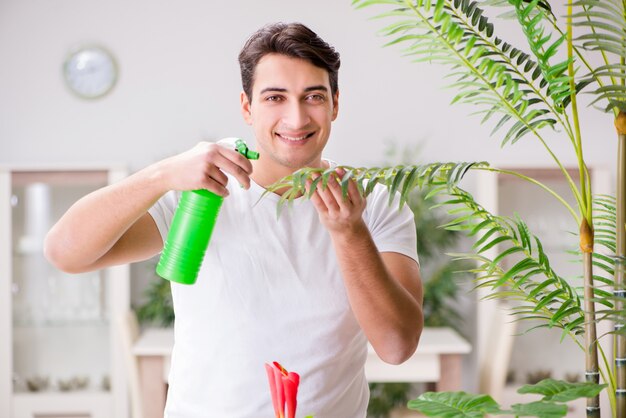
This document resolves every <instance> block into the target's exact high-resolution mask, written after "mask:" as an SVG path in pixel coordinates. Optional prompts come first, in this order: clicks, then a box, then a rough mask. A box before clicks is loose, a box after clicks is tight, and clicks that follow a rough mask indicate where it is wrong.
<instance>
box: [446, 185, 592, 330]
mask: <svg viewBox="0 0 626 418" xmlns="http://www.w3.org/2000/svg"><path fill="white" fill-rule="evenodd" d="M449 194H450V196H451V199H449V200H447V201H444V202H442V205H454V206H458V205H462V207H463V208H464V210H461V211H459V210H455V214H456V218H455V219H454V220H452V221H451V222H450V223H449V224H448V227H453V228H457V229H461V230H465V231H466V232H467V233H468V235H469V236H476V237H480V238H478V239H477V240H476V242H475V243H474V248H473V249H474V252H471V253H460V254H456V257H457V258H458V259H463V260H472V261H474V262H475V263H476V264H475V265H476V267H475V268H474V269H472V272H473V273H475V274H477V276H478V279H477V285H476V286H477V287H480V288H485V289H488V290H489V292H490V293H489V294H488V295H487V296H486V298H489V299H493V298H506V299H507V300H515V301H518V305H517V306H515V307H514V308H513V310H512V315H513V316H514V317H517V318H519V319H523V320H526V319H542V320H543V321H544V324H543V325H541V327H555V328H560V329H562V330H563V333H564V334H569V335H570V336H571V337H572V338H574V339H575V340H576V335H579V334H581V333H583V327H582V325H583V322H584V312H583V309H582V308H581V302H580V300H581V298H580V295H579V293H578V292H577V291H576V289H575V288H574V287H573V286H571V285H570V284H569V283H568V281H567V280H565V279H564V278H562V277H561V276H559V275H558V274H557V273H556V272H555V271H554V270H553V269H552V267H551V265H550V260H549V257H548V255H547V254H546V253H545V252H544V250H543V246H542V244H541V241H540V240H539V239H538V238H537V237H536V236H534V235H533V234H532V233H531V232H530V230H529V228H528V226H527V225H526V224H525V223H524V222H523V221H522V220H521V219H519V218H517V217H514V218H507V217H502V216H497V215H493V214H491V213H489V212H488V211H487V210H485V209H484V208H482V207H481V206H480V205H478V204H477V203H476V202H475V201H474V200H473V197H472V196H471V195H470V194H469V193H467V192H466V191H463V190H461V189H460V188H458V187H455V188H454V190H453V191H451V192H450V193H449ZM494 249H495V253H492V251H493V250H494ZM506 263H508V264H510V265H512V266H511V267H507V268H504V267H503V265H504V264H506Z"/></svg>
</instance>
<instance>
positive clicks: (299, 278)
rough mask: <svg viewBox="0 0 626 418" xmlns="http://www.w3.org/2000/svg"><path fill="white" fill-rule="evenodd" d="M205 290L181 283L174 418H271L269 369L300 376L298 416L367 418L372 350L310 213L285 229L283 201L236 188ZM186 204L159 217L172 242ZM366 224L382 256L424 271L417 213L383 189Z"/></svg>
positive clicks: (291, 219) (165, 201) (302, 203)
mask: <svg viewBox="0 0 626 418" xmlns="http://www.w3.org/2000/svg"><path fill="white" fill-rule="evenodd" d="M228 190H229V192H230V196H229V197H227V198H226V199H224V203H223V205H222V208H221V211H220V214H219V218H218V220H217V223H216V226H215V229H214V231H213V236H212V238H211V242H210V244H209V248H208V250H207V252H206V255H205V258H204V262H203V265H202V267H201V270H200V273H199V275H198V279H197V282H196V283H195V284H194V285H192V286H189V285H181V284H177V283H172V296H173V302H174V309H175V312H176V322H175V345H174V349H173V353H172V362H171V370H170V374H169V384H170V386H169V391H168V396H167V405H166V408H165V416H166V417H167V418H209V417H211V418H213V417H215V418H226V417H227V418H240V417H241V418H272V417H274V410H273V407H272V401H271V395H270V390H269V385H268V382H267V375H266V371H265V366H264V363H265V362H271V361H278V362H279V363H281V364H282V365H283V366H284V367H285V368H286V369H287V370H293V371H295V372H297V373H299V374H300V375H301V382H300V388H299V391H298V416H299V417H303V416H306V415H308V414H312V415H314V417H315V418H363V417H364V416H365V415H366V409H367V403H368V400H369V389H368V385H367V381H366V379H365V375H364V370H363V366H364V364H365V359H366V355H367V340H366V337H365V335H364V333H363V331H362V330H361V328H360V327H359V324H358V323H357V321H356V318H355V316H354V314H353V312H352V310H351V308H350V305H349V303H348V299H347V295H346V290H345V287H344V283H343V279H342V276H341V273H340V271H339V266H338V264H337V259H336V255H335V251H334V249H333V246H332V242H331V240H330V236H329V234H328V232H327V230H326V229H325V228H324V226H323V225H322V224H321V223H320V221H319V218H318V214H317V212H316V211H315V208H314V207H313V205H312V203H311V202H310V201H309V200H305V199H303V198H300V199H297V200H296V201H295V202H294V203H293V206H292V207H291V208H287V207H285V208H284V210H283V212H282V213H281V215H280V217H279V218H277V215H276V206H277V202H278V200H279V196H277V195H275V194H270V195H266V196H265V197H264V198H263V199H261V200H259V198H260V197H261V195H262V193H263V192H264V189H263V188H262V187H260V186H259V185H257V184H255V183H254V182H252V184H251V187H250V189H249V190H244V189H243V188H241V187H240V186H239V185H238V183H237V181H236V179H235V178H233V177H231V176H229V182H228ZM179 197H180V193H179V192H170V193H167V194H166V195H165V196H163V197H162V198H161V199H160V200H159V201H158V202H157V203H156V204H155V206H154V207H152V208H151V209H150V211H149V213H150V214H151V215H152V217H153V218H154V220H155V222H156V224H157V226H158V228H159V231H160V233H161V235H162V237H163V240H164V241H165V238H166V236H167V232H168V230H169V226H170V223H171V220H172V217H173V214H174V211H175V208H176V206H177V204H178V199H179ZM363 218H364V219H365V222H366V224H367V226H368V227H369V230H370V232H371V234H372V237H373V239H374V242H375V243H376V246H377V248H378V250H379V251H381V252H397V253H401V254H405V255H407V256H409V257H411V258H413V259H415V260H416V261H417V254H416V235H415V225H414V219H413V213H412V212H411V211H410V209H409V208H407V207H406V206H404V208H403V209H402V210H401V211H398V204H397V202H396V203H395V204H393V205H392V206H389V205H388V193H387V190H386V189H385V188H384V187H382V186H377V187H376V188H375V190H374V192H373V193H372V194H371V195H370V196H369V197H368V199H367V208H366V210H365V212H364V214H363Z"/></svg>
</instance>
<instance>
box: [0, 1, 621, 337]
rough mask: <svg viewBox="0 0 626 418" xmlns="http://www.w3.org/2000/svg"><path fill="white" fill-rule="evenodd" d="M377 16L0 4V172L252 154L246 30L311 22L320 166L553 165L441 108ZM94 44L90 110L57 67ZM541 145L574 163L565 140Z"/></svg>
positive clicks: (182, 6)
mask: <svg viewBox="0 0 626 418" xmlns="http://www.w3.org/2000/svg"><path fill="white" fill-rule="evenodd" d="M372 14H373V10H368V9H366V10H359V11H356V10H353V8H352V7H351V5H350V1H349V0H343V1H338V0H317V1H310V0H265V1H251V0H244V1H236V2H226V1H211V0H183V1H165V0H150V1H148V0H137V1H120V0H110V1H106V2H104V1H92V0H0V163H9V164H11V163H63V162H68V163H76V162H123V163H125V164H127V165H128V167H129V168H130V169H131V170H132V171H134V170H137V169H139V168H141V167H143V166H145V165H146V164H149V163H151V162H153V161H155V160H158V159H160V158H163V157H165V156H168V155H171V154H173V153H177V152H180V151H182V150H185V149H186V148H188V147H191V146H192V145H193V144H195V143H196V142H197V141H199V140H203V139H213V138H219V137H224V136H241V137H244V138H246V139H248V140H249V141H250V142H253V141H252V140H253V138H251V131H250V130H249V128H248V126H247V125H245V124H244V123H243V122H242V120H241V117H240V114H239V107H238V105H239V92H240V80H239V72H238V66H237V54H238V52H239V49H240V47H241V46H242V45H243V43H244V42H245V40H246V38H247V36H248V35H249V34H250V33H251V32H252V31H254V30H255V29H256V28H258V27H259V26H261V25H262V24H265V23H268V22H273V21H279V20H283V21H294V20H297V21H302V22H304V23H306V24H308V25H309V26H310V27H311V28H312V29H313V30H315V31H316V32H318V33H319V34H320V35H321V36H322V37H323V38H325V39H326V40H327V41H329V42H330V43H331V44H333V45H334V46H335V47H336V48H337V49H338V50H339V51H340V53H341V56H342V69H341V71H340V80H339V84H340V91H341V97H340V114H339V118H338V120H337V122H336V123H335V125H334V128H333V135H332V137H331V141H330V144H329V146H328V149H327V151H328V152H327V156H328V157H330V158H333V159H334V160H337V161H340V162H342V163H346V164H354V165H362V164H366V165H375V164H380V163H381V160H382V153H383V151H384V150H385V149H386V144H385V141H395V142H396V143H398V144H413V143H417V142H419V141H423V142H424V146H423V148H422V154H421V157H420V159H421V160H422V161H426V162H430V161H437V160H452V161H454V160H488V161H491V162H492V163H493V164H494V165H515V166H519V165H541V164H546V163H550V161H549V159H548V157H547V154H546V153H545V152H544V151H543V150H542V148H541V147H539V146H538V145H537V142H536V140H534V139H533V138H531V137H527V138H526V139H524V140H523V141H522V142H523V143H519V144H517V145H515V146H514V147H513V148H510V147H507V148H505V149H503V150H502V149H500V147H499V142H498V138H497V137H494V138H488V133H489V132H490V128H491V126H493V125H488V126H485V127H481V126H480V125H479V123H478V119H477V118H476V117H468V116H467V115H468V114H469V113H471V112H472V111H474V110H475V109H472V108H470V107H462V106H450V105H449V103H450V100H451V99H452V97H453V92H452V91H451V90H443V89H442V86H444V85H445V84H446V82H445V81H444V80H443V76H445V74H446V72H445V69H444V68H443V67H439V66H430V65H428V64H413V63H410V60H409V59H408V58H405V57H402V56H401V53H400V52H399V49H398V48H382V47H381V46H382V45H383V44H384V43H385V41H386V40H385V39H384V38H381V37H379V36H377V35H376V31H377V30H378V29H380V28H381V27H382V26H383V22H382V21H376V20H374V21H371V20H368V18H369V17H371V16H372ZM509 26H510V25H500V29H504V30H505V32H504V33H506V31H508V30H509V29H508V27H509ZM512 36H517V35H516V34H512ZM91 42H96V43H100V44H102V45H104V46H106V47H107V48H109V49H110V50H111V51H112V52H113V54H114V55H115V57H116V58H117V61H118V63H119V67H120V80H119V82H118V85H117V86H116V87H115V89H114V90H113V92H112V93H111V94H109V95H108V96H106V97H104V98H102V99H100V100H96V101H85V100H81V99H78V98H76V97H75V96H73V95H72V94H71V93H69V91H68V90H67V89H66V87H65V85H64V83H63V80H62V77H61V67H62V64H63V60H64V58H65V57H66V55H67V54H68V52H69V51H70V50H71V49H72V48H74V47H76V46H78V45H81V44H83V43H91ZM588 114H589V115H590V116H589V117H588V118H586V120H585V121H583V122H584V123H585V124H584V132H585V133H586V134H588V136H587V141H588V142H587V148H586V150H585V152H586V157H587V160H588V162H589V163H590V164H600V165H605V166H612V165H613V164H614V157H613V155H615V154H614V151H613V149H614V129H613V127H612V121H611V117H610V116H605V115H603V114H601V113H600V112H596V111H593V110H592V111H590V112H588ZM547 137H548V138H549V139H550V144H551V145H552V146H553V147H554V149H555V150H557V154H559V155H561V156H562V157H563V159H564V161H565V162H566V164H568V163H569V164H571V163H573V162H574V155H573V153H572V152H571V151H570V150H569V144H568V142H567V140H566V139H565V137H564V136H559V135H556V134H548V135H547ZM135 272H137V269H136V270H135ZM140 292H141V285H139V286H136V287H135V288H134V295H135V297H134V298H135V299H136V298H137V295H138V294H140ZM470 328H471V327H470Z"/></svg>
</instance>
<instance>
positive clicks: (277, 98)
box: [265, 96, 282, 102]
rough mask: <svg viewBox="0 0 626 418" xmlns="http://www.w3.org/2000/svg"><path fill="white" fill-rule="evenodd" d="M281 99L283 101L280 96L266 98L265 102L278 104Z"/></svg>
mask: <svg viewBox="0 0 626 418" xmlns="http://www.w3.org/2000/svg"><path fill="white" fill-rule="evenodd" d="M281 99H282V97H280V96H267V97H266V98H265V101H267V102H278V101H280V100H281Z"/></svg>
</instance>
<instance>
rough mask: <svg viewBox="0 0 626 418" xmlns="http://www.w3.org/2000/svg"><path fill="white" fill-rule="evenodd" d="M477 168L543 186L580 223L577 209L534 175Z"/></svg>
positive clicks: (491, 168)
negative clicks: (533, 176)
mask: <svg viewBox="0 0 626 418" xmlns="http://www.w3.org/2000/svg"><path fill="white" fill-rule="evenodd" d="M474 169H475V170H484V171H491V172H495V173H501V174H509V175H511V176H515V177H518V178H520V179H522V180H525V181H527V182H529V183H532V184H534V185H536V186H539V187H541V188H542V189H543V190H545V191H546V192H548V193H550V194H551V195H552V196H553V197H554V198H555V199H556V200H558V201H559V202H560V203H561V204H562V205H563V206H565V208H566V209H567V210H568V211H569V213H570V214H571V215H572V217H573V218H574V220H575V221H576V224H577V225H580V217H579V216H578V214H577V213H576V211H575V210H574V208H572V207H571V206H570V204H569V203H567V202H566V201H565V199H563V198H562V197H561V196H560V195H559V194H558V193H557V192H555V191H554V190H552V189H551V188H549V187H548V186H546V185H545V184H543V183H541V182H540V181H538V180H536V179H534V178H532V177H528V176H525V175H523V174H521V173H518V172H517V171H510V170H502V169H499V168H493V167H476V168H474Z"/></svg>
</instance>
